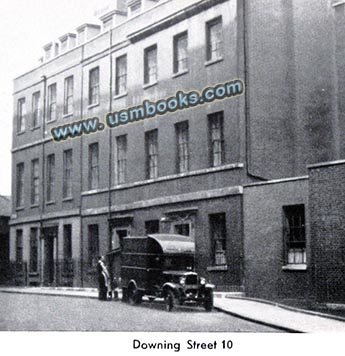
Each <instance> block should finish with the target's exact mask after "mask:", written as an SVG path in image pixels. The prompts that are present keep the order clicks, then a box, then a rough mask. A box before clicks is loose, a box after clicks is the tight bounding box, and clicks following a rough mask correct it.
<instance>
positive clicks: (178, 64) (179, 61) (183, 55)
mask: <svg viewBox="0 0 345 356" xmlns="http://www.w3.org/2000/svg"><path fill="white" fill-rule="evenodd" d="M187 69H188V34H187V32H184V33H181V34H179V35H177V36H175V37H174V73H179V72H183V71H186V70H187Z"/></svg>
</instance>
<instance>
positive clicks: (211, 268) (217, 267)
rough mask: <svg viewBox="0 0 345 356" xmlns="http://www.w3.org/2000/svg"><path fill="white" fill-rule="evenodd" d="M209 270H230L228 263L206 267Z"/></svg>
mask: <svg viewBox="0 0 345 356" xmlns="http://www.w3.org/2000/svg"><path fill="white" fill-rule="evenodd" d="M206 270H207V271H208V272H225V271H227V270H228V265H221V266H208V267H206Z"/></svg>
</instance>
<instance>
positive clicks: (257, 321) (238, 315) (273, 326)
mask: <svg viewBox="0 0 345 356" xmlns="http://www.w3.org/2000/svg"><path fill="white" fill-rule="evenodd" d="M235 299H236V298H235ZM214 309H216V310H219V311H221V312H223V313H225V314H229V315H231V316H235V317H236V318H239V319H243V320H246V321H250V322H252V323H256V324H260V325H264V326H268V327H271V328H274V329H278V330H281V331H286V332H289V333H304V331H301V330H297V329H292V328H288V327H285V326H281V325H277V324H273V323H268V322H266V321H261V320H257V319H254V318H251V317H249V316H244V315H242V314H238V313H235V312H231V311H228V310H225V309H223V308H221V307H214Z"/></svg>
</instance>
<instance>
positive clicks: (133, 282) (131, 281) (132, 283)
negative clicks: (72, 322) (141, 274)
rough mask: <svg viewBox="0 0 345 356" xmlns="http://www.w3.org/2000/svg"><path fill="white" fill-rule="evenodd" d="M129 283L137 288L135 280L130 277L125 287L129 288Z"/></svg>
mask: <svg viewBox="0 0 345 356" xmlns="http://www.w3.org/2000/svg"><path fill="white" fill-rule="evenodd" d="M131 285H134V287H135V289H136V290H138V285H137V282H136V281H135V280H134V279H131V280H130V281H129V282H128V286H127V288H129V287H130V286H131Z"/></svg>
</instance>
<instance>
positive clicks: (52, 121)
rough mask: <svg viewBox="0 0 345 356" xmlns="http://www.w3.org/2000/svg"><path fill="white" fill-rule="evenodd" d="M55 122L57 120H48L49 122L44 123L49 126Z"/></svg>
mask: <svg viewBox="0 0 345 356" xmlns="http://www.w3.org/2000/svg"><path fill="white" fill-rule="evenodd" d="M56 121H57V119H54V120H49V121H48V120H47V121H46V124H47V125H49V124H52V123H54V122H56Z"/></svg>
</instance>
